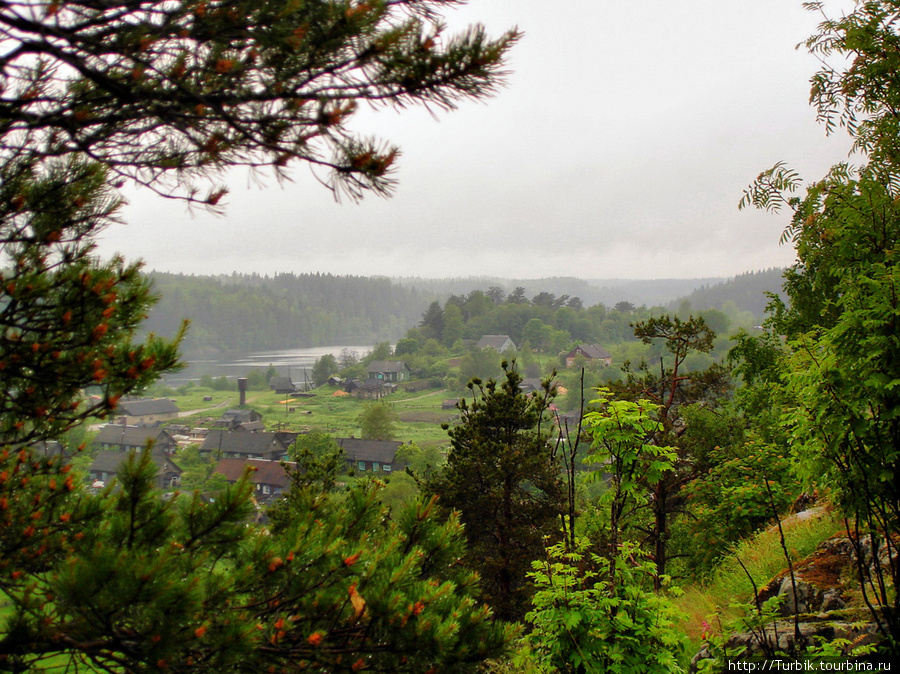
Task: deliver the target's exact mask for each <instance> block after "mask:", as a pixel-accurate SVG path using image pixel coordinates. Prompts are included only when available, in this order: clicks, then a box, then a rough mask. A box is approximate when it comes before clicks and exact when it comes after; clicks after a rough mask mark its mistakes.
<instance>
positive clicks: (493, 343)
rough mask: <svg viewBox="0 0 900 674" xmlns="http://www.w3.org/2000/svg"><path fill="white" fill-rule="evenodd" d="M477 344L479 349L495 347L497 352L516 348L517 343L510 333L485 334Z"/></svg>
mask: <svg viewBox="0 0 900 674" xmlns="http://www.w3.org/2000/svg"><path fill="white" fill-rule="evenodd" d="M475 346H476V347H477V348H479V349H493V350H494V351H496V352H497V353H503V352H504V351H515V350H516V343H515V342H514V341H512V338H511V337H510V336H509V335H485V336H484V337H482V338H481V339H479V340H478V343H477V344H476V345H475Z"/></svg>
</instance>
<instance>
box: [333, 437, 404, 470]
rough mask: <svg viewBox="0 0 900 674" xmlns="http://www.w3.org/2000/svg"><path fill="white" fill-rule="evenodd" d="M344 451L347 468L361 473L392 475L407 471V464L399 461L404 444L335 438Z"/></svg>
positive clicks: (392, 441)
mask: <svg viewBox="0 0 900 674" xmlns="http://www.w3.org/2000/svg"><path fill="white" fill-rule="evenodd" d="M335 441H336V442H337V443H338V445H339V446H340V447H341V449H343V450H344V458H345V459H346V461H347V467H348V468H349V469H350V470H354V471H356V472H359V473H370V472H374V473H390V472H394V471H402V470H406V466H407V464H406V462H398V461H397V450H398V449H400V446H401V445H402V444H403V443H402V442H397V441H395V440H362V439H360V438H335Z"/></svg>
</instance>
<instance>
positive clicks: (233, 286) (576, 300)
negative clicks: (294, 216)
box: [141, 272, 780, 352]
mask: <svg viewBox="0 0 900 674" xmlns="http://www.w3.org/2000/svg"><path fill="white" fill-rule="evenodd" d="M779 275H780V272H759V273H748V274H742V275H740V276H738V277H735V278H734V279H732V280H730V281H727V282H724V283H722V284H708V283H707V284H704V285H703V286H701V287H699V288H697V289H696V290H695V291H694V292H693V293H691V294H690V295H687V296H685V297H679V298H678V299H673V298H674V297H677V296H678V295H679V294H680V293H679V294H674V295H673V294H672V292H671V291H668V292H667V288H668V286H669V285H671V284H670V283H669V282H668V281H647V282H644V285H645V286H646V289H645V293H644V295H645V296H648V297H649V296H651V295H654V294H655V295H657V296H660V297H665V298H666V299H665V301H664V302H658V303H651V302H645V303H643V304H646V305H648V306H653V305H654V304H659V305H666V304H669V303H670V302H671V304H669V310H670V311H672V310H678V311H679V313H684V318H687V317H688V315H689V314H690V313H691V312H692V311H693V312H698V311H704V312H706V311H709V310H711V309H718V310H721V309H723V307H724V313H725V314H726V316H727V317H728V319H729V321H730V323H731V324H732V325H746V326H750V325H758V324H759V323H761V322H762V318H763V311H762V309H763V306H764V304H765V302H766V301H767V300H766V296H765V292H767V291H776V290H777V289H778V284H779V282H778V276H779ZM147 276H148V278H149V280H150V281H151V282H152V284H153V290H154V292H155V293H156V294H157V295H159V296H160V300H159V302H157V303H156V304H155V305H154V306H153V307H152V308H151V309H150V311H149V316H148V318H147V320H146V321H145V322H144V323H143V324H142V326H141V331H142V333H149V332H153V333H156V334H161V335H165V334H173V333H174V332H175V331H177V330H178V328H179V327H180V325H181V322H182V321H183V320H184V319H186V318H187V319H190V321H191V328H190V330H189V331H188V333H187V335H186V336H185V338H184V341H183V345H182V349H183V350H184V351H187V352H197V351H203V350H209V349H217V350H223V351H263V350H270V349H287V348H299V347H310V346H321V345H333V344H372V343H376V342H380V341H385V340H387V341H391V342H396V341H397V340H399V339H402V338H403V336H404V335H405V333H406V331H407V330H408V329H409V328H410V327H411V326H415V325H417V324H418V323H420V322H423V323H424V325H429V326H430V328H431V332H428V336H429V337H431V336H434V335H438V334H439V335H441V339H440V340H439V341H441V342H442V343H444V344H445V345H446V346H452V345H453V343H454V342H455V339H456V338H457V337H458V336H459V335H460V332H461V333H462V336H463V338H467V337H470V336H471V335H472V333H473V332H474V326H473V327H472V329H470V330H468V331H466V330H465V325H466V324H468V323H469V322H470V320H471V319H472V318H473V317H475V316H482V315H484V314H486V313H488V312H489V311H490V310H492V309H493V308H495V307H497V306H498V305H503V304H506V303H509V301H510V299H511V298H512V299H513V302H512V303H525V304H532V305H534V306H535V307H543V308H544V309H548V310H551V311H553V312H555V311H556V310H558V309H561V308H565V309H567V310H571V312H570V311H564V312H563V313H562V314H560V317H561V321H563V322H558V323H556V324H554V327H555V328H558V329H565V330H567V331H568V332H570V333H573V335H574V338H578V339H585V337H583V336H582V335H584V334H587V333H585V332H584V330H582V333H581V334H580V335H579V333H578V332H577V331H573V329H572V328H573V325H572V323H573V320H572V317H573V316H575V315H576V314H577V315H578V316H581V317H584V316H590V317H593V318H594V319H596V318H597V317H598V316H603V315H605V314H606V313H608V312H610V311H611V310H612V309H614V308H615V305H616V304H617V303H618V302H619V301H621V299H620V298H621V297H622V296H623V295H622V293H628V294H629V296H631V295H632V292H631V291H629V290H627V289H623V290H621V291H616V289H609V291H608V293H607V292H606V291H604V292H603V293H601V292H599V291H600V290H601V289H600V288H598V287H596V286H593V285H590V284H587V283H586V282H584V281H580V280H579V279H539V280H533V281H522V282H513V281H501V280H499V279H491V280H484V281H483V282H479V280H478V279H465V280H458V279H444V280H436V279H435V280H431V281H429V282H426V281H425V280H422V279H416V280H415V282H413V281H412V280H409V279H388V278H384V277H359V276H336V275H333V274H272V275H257V274H249V275H248V274H231V275H228V276H193V275H185V274H165V273H161V272H151V273H149V274H147ZM501 282H502V283H504V284H506V285H509V284H513V283H515V285H512V286H511V287H510V289H509V290H505V289H504V288H502V287H500V286H497V285H491V284H496V283H501ZM698 282H699V281H697V282H693V283H694V285H696V283H698ZM523 283H527V284H528V285H529V286H531V287H533V288H534V290H532V291H530V293H529V292H528V291H526V289H525V286H524V285H522V284H523ZM460 288H461V289H460ZM520 288H521V290H518V289H520ZM517 290H518V292H517ZM576 291H577V292H582V291H584V292H585V293H586V294H584V295H578V294H576ZM617 292H618V293H619V294H616V293H617ZM604 293H606V294H607V295H608V297H609V298H610V299H609V300H607V301H605V302H599V303H598V302H597V301H591V300H589V299H588V298H590V297H598V296H601V295H603V294H604ZM634 294H635V295H638V296H640V295H641V294H640V293H634ZM470 295H471V297H469V296H470ZM461 298H463V299H461ZM685 301H686V302H687V304H686V305H685ZM447 302H449V303H450V304H451V305H453V304H456V305H458V306H459V307H460V310H461V312H462V323H463V327H462V330H461V329H460V325H459V322H457V321H456V320H455V319H454V321H453V323H452V325H451V330H450V331H449V332H448V333H447V334H444V331H443V324H442V323H441V324H435V325H430V321H431V320H432V319H427V320H424V321H422V319H423V314H426V313H427V312H429V311H433V310H434V308H432V307H431V305H434V304H435V303H437V304H436V308H437V309H440V311H441V314H442V312H443V310H444V308H445V305H446V303H447ZM628 304H633V303H631V302H629V303H628ZM638 306H640V305H638ZM595 307H596V308H595ZM682 308H684V309H685V311H684V312H682V311H681V309H682ZM589 309H593V312H589V313H588V314H581V313H580V312H581V311H582V310H589ZM748 311H750V312H751V313H752V315H748V314H747V312H748ZM530 318H540V319H541V321H542V322H543V323H547V324H553V322H552V321H551V320H549V319H548V315H547V312H546V311H543V312H537V311H536V312H535V313H533V314H531V315H530V316H529V319H530ZM509 322H510V321H508V320H507V321H506V323H509ZM526 322H527V321H526ZM498 323H503V321H498ZM517 325H518V324H514V325H513V326H512V327H510V326H509V325H506V328H507V329H510V330H513V332H515V333H516V336H515V337H513V338H514V339H515V340H516V341H517V343H518V341H520V339H519V337H518V334H519V333H520V332H521V331H522V328H523V327H524V324H523V325H522V326H519V327H516V326H517ZM485 329H496V330H501V331H505V329H503V328H501V327H497V328H490V326H485ZM726 331H727V330H724V329H722V328H721V327H720V326H717V332H720V333H722V334H724V333H725V332H726ZM480 336H481V335H475V338H478V337H480ZM623 336H624V337H625V338H627V339H631V335H630V332H629V331H628V330H627V324H626V325H625V329H624V330H619V331H618V332H614V333H613V334H612V335H607V334H604V333H603V332H600V331H598V329H597V328H596V327H595V328H594V333H593V336H592V337H591V339H592V340H593V341H599V342H601V343H605V342H607V341H610V339H615V340H619V339H620V338H622V337H623ZM588 341H591V340H590V339H589V340H588Z"/></svg>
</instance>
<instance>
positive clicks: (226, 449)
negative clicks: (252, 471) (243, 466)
mask: <svg viewBox="0 0 900 674" xmlns="http://www.w3.org/2000/svg"><path fill="white" fill-rule="evenodd" d="M286 443H287V444H286ZM289 446H290V442H287V437H286V436H284V435H283V434H279V433H247V432H246V431H227V430H221V429H210V431H209V433H208V434H207V435H206V438H204V440H203V444H202V445H200V454H201V455H203V456H212V457H215V458H217V459H267V460H269V461H280V460H281V459H283V458H284V457H285V456H287V450H288V447H289Z"/></svg>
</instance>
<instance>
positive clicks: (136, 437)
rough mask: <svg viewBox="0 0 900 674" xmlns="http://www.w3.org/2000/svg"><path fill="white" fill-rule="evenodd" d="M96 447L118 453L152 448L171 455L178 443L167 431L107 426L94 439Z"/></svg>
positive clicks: (117, 425) (115, 425)
mask: <svg viewBox="0 0 900 674" xmlns="http://www.w3.org/2000/svg"><path fill="white" fill-rule="evenodd" d="M94 446H95V447H97V448H98V449H100V450H113V451H117V452H141V451H143V450H144V449H146V448H147V447H148V446H151V447H152V448H153V450H154V451H156V450H159V451H162V452H163V453H164V454H170V453H172V452H174V451H175V449H176V448H177V446H178V443H177V442H176V441H175V438H174V437H173V436H172V434H171V433H169V431H167V430H165V429H161V428H148V427H146V426H126V425H119V424H107V425H106V426H104V427H103V428H101V429H100V432H99V433H97V436H96V437H95V438H94Z"/></svg>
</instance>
